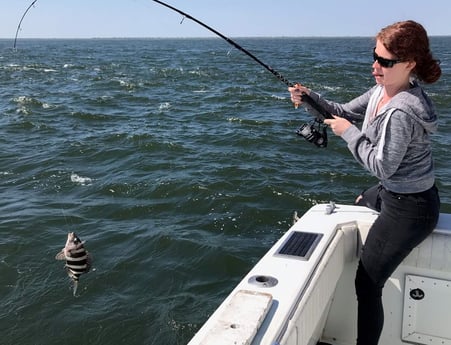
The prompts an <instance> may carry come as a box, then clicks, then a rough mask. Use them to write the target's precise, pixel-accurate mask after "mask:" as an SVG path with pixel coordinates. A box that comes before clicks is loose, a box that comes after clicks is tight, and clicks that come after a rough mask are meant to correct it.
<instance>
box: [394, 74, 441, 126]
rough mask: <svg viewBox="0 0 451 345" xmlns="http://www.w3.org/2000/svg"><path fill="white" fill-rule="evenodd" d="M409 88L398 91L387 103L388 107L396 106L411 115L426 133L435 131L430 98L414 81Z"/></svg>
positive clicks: (435, 124) (435, 118)
mask: <svg viewBox="0 0 451 345" xmlns="http://www.w3.org/2000/svg"><path fill="white" fill-rule="evenodd" d="M411 85H412V86H411V88H410V89H409V90H406V91H403V92H400V93H398V94H397V95H396V96H395V97H393V98H392V100H391V101H390V103H389V104H388V107H389V108H397V109H399V110H401V111H403V112H405V113H406V114H409V115H410V116H412V117H413V118H414V119H415V120H416V121H418V122H419V123H420V124H421V125H422V126H423V127H424V129H425V130H426V132H427V133H434V132H435V131H437V123H438V119H437V114H436V112H435V108H434V105H433V104H432V101H431V99H430V98H429V96H428V95H426V93H425V92H424V90H423V89H422V88H421V87H420V86H419V85H418V84H417V83H416V82H414V83H412V84H411Z"/></svg>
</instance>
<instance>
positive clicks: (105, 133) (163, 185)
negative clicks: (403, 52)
mask: <svg viewBox="0 0 451 345" xmlns="http://www.w3.org/2000/svg"><path fill="white" fill-rule="evenodd" d="M236 41H237V42H238V43H239V44H241V45H242V46H243V47H245V48H246V49H248V50H250V51H251V52H252V53H254V54H255V55H256V56H257V57H259V58H260V59H261V60H263V61H264V62H266V63H267V64H269V65H271V66H272V67H273V68H274V69H275V70H277V71H278V72H280V73H282V74H283V75H284V76H285V77H287V78H288V79H289V80H290V81H293V82H295V81H298V82H302V83H305V84H306V85H308V86H310V87H311V88H313V89H314V90H316V91H319V92H321V93H322V94H324V95H325V96H327V97H329V98H330V99H334V100H337V101H346V100H349V99H351V98H352V97H355V96H357V95H359V94H360V93H362V92H364V91H365V90H366V89H368V88H369V87H371V86H372V85H373V83H374V81H373V78H372V77H371V73H370V72H371V64H372V58H371V49H372V47H373V45H374V42H373V40H372V39H371V38H321V39H320V38H278V39H271V38H259V39H250V38H249V39H245V38H242V39H236ZM431 43H432V48H433V51H434V53H435V55H436V57H437V58H439V59H440V60H441V61H442V69H443V76H442V78H441V80H440V81H439V82H438V83H436V84H433V85H428V86H426V90H427V92H428V93H429V94H430V96H431V97H432V99H433V100H434V102H435V105H436V107H437V111H438V113H439V116H440V131H439V132H438V133H437V134H435V135H434V136H433V137H432V140H433V147H434V154H435V163H436V175H437V185H438V187H439V189H440V191H441V199H442V212H448V213H449V212H451V183H450V182H449V176H450V171H451V170H450V165H449V147H450V145H451V136H450V133H451V121H450V118H451V95H450V92H449V90H450V88H451V54H450V50H449V47H450V45H451V37H433V38H432V39H431ZM12 44H13V42H12V41H11V40H0V83H1V87H0V147H1V152H0V195H1V199H0V231H1V237H0V329H1V331H0V332H1V340H0V342H1V344H5V345H9V344H14V345H16V344H21V345H38V344H39V345H41V344H45V345H52V344H80V343H85V344H109V345H115V344H158V345H173V344H186V343H187V342H188V341H189V339H190V338H191V337H192V336H193V335H194V333H195V332H196V331H197V330H198V329H199V328H200V327H201V325H202V324H203V323H204V322H205V321H206V319H207V318H208V317H209V315H211V313H212V312H213V311H214V310H215V308H216V307H217V306H218V305H219V304H220V303H221V301H222V300H223V298H225V296H227V294H228V293H229V292H230V291H231V290H232V288H233V287H234V286H235V284H236V283H237V282H238V281H240V279H241V278H242V277H243V276H244V275H245V274H246V273H247V272H248V271H249V269H250V268H251V267H252V266H253V265H254V264H255V263H256V262H257V261H258V260H259V258H260V257H261V256H262V255H263V254H264V253H265V252H266V251H267V250H268V249H269V248H270V247H271V246H272V244H273V243H274V242H275V241H276V240H277V239H278V238H279V237H280V236H281V235H282V234H283V233H284V232H285V231H286V230H287V229H288V228H289V226H290V225H291V222H292V215H293V212H294V211H298V212H299V213H301V214H302V212H304V211H306V210H307V209H308V208H310V207H311V206H312V205H314V204H315V203H321V202H328V201H330V200H332V201H335V202H337V203H352V201H353V200H354V197H355V196H356V195H357V193H359V192H360V191H361V190H362V189H363V188H365V187H367V186H370V185H372V184H373V183H374V182H375V180H374V178H372V177H371V176H370V175H369V174H368V173H367V172H365V171H364V170H363V169H362V168H361V167H360V166H359V165H358V164H357V163H356V162H355V161H354V159H353V158H352V156H351V154H350V153H349V152H348V151H347V148H346V145H345V144H344V142H343V141H342V140H341V139H340V138H337V137H335V136H334V135H333V134H332V133H331V132H330V131H329V145H328V148H326V149H319V148H317V147H315V146H313V145H312V144H310V143H308V142H306V141H305V140H304V139H302V138H300V137H299V136H297V135H296V134H295V130H296V129H297V128H298V127H299V126H300V125H301V124H302V123H304V122H306V121H308V120H309V119H310V116H309V115H308V114H307V113H306V112H305V110H303V109H298V110H296V109H294V108H293V106H292V105H291V102H290V100H289V96H288V92H287V91H286V86H285V85H284V84H283V83H281V82H280V81H279V80H278V79H276V78H275V77H274V76H273V75H272V74H270V73H269V72H268V71H266V70H265V69H263V68H262V67H261V66H259V65H257V64H256V63H255V62H254V61H252V60H251V59H250V58H249V57H247V56H246V55H244V54H243V53H242V52H240V51H238V50H236V49H234V48H231V46H230V45H228V44H227V43H226V42H225V41H223V40H221V39H216V38H211V39H114V40H107V39H92V40H26V39H20V40H19V41H18V47H17V50H16V51H14V50H13V49H12ZM69 231H75V232H76V233H77V234H78V235H79V236H80V237H81V239H82V240H85V241H86V248H87V249H88V250H89V251H90V252H91V254H92V255H93V258H94V263H93V268H92V270H91V272H89V273H88V274H86V275H83V276H82V277H81V279H80V284H79V289H78V294H77V296H75V297H74V296H73V295H72V291H71V284H70V281H69V279H68V277H67V275H66V273H65V270H64V262H61V261H56V260H55V255H56V253H57V252H59V251H60V250H61V248H62V247H63V246H64V244H65V241H66V236H67V232H69ZM294 274H295V273H294Z"/></svg>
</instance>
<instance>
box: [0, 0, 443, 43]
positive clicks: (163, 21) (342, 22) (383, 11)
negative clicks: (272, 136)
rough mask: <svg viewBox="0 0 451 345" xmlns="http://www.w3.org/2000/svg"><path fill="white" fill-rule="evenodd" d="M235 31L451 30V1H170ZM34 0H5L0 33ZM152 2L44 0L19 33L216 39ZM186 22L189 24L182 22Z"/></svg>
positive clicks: (8, 34)
mask: <svg viewBox="0 0 451 345" xmlns="http://www.w3.org/2000/svg"><path fill="white" fill-rule="evenodd" d="M165 2H167V3H168V4H170V5H172V6H174V7H177V8H179V9H180V10H182V11H184V12H186V13H188V14H190V15H191V16H193V17H195V18H197V19H198V20H200V21H202V22H204V23H205V24H207V25H209V26H211V27H213V28H214V29H216V30H217V31H219V32H221V33H222V34H224V35H225V36H229V37H279V36H285V37H305V36H309V37H310V36H316V37H318V36H371V37H372V36H374V35H375V34H377V32H378V31H379V30H380V29H381V28H382V27H384V26H386V25H389V24H392V23H393V22H396V21H399V20H406V19H413V20H416V21H418V22H420V23H421V24H423V26H424V27H425V28H426V30H427V31H428V34H429V35H430V36H436V35H451V24H450V23H451V21H450V18H449V16H450V14H451V1H449V0H376V1H368V0H342V1H338V0H313V1H312V0H308V1H306V0H291V1H286V0H165ZM31 3H32V0H0V38H11V39H13V38H14V36H15V34H16V30H17V27H18V24H19V21H20V19H21V17H22V15H23V14H24V12H25V10H26V9H27V7H28V6H29V5H30V4H31ZM182 18H183V17H182V16H181V15H180V14H178V13H176V12H174V11H171V10H170V9H168V8H166V7H163V6H162V5H160V4H158V3H156V2H154V1H152V0H108V1H107V0H38V1H37V2H36V4H35V5H34V7H32V8H31V9H30V10H29V12H28V13H27V15H26V16H25V18H24V20H23V22H22V25H21V30H20V31H19V38H100V37H213V36H214V34H212V33H211V32H209V31H208V30H206V29H205V28H203V27H201V26H200V25H198V24H196V23H194V22H193V21H191V20H189V19H185V20H183V22H182ZM181 22H182V23H181Z"/></svg>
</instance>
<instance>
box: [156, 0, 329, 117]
mask: <svg viewBox="0 0 451 345" xmlns="http://www.w3.org/2000/svg"><path fill="white" fill-rule="evenodd" d="M152 1H154V2H156V3H158V4H160V5H162V6H165V7H167V8H169V9H171V10H173V11H175V12H177V13H180V14H181V15H182V16H183V19H182V22H183V20H184V19H185V18H188V19H191V20H192V21H194V22H195V23H197V24H199V25H201V26H203V27H204V28H206V29H207V30H209V31H211V32H213V33H214V34H216V35H217V36H219V37H221V38H222V39H224V40H225V41H227V42H228V43H229V44H231V45H232V46H234V47H235V48H236V49H238V50H240V51H241V52H243V53H244V54H246V55H247V56H249V57H250V58H252V59H253V60H254V61H255V62H257V63H258V64H259V65H261V66H263V67H264V68H265V69H266V70H268V71H269V72H271V73H272V74H273V75H274V76H275V77H276V78H277V79H279V80H280V81H281V82H283V83H284V84H285V85H287V86H289V87H290V86H295V85H296V83H291V82H290V81H289V80H288V79H287V78H285V77H284V76H283V75H282V74H281V73H279V72H277V71H276V70H275V69H274V68H272V67H271V66H269V65H267V64H266V63H264V62H263V61H261V60H260V59H259V58H258V57H256V56H255V55H254V54H252V53H251V52H250V51H248V50H247V49H245V48H243V47H242V46H240V45H239V44H238V43H236V42H235V41H233V40H232V39H230V38H229V37H227V36H225V35H223V34H222V33H220V32H219V31H217V30H215V29H213V28H212V27H210V26H208V25H207V24H205V23H203V22H201V21H200V20H198V19H196V18H194V17H193V16H191V15H189V14H188V13H186V12H183V11H181V10H179V9H178V8H175V7H173V6H171V5H169V4H166V3H165V2H163V1H160V0H152ZM301 99H302V101H303V102H304V103H306V104H307V108H309V111H311V112H313V113H314V114H315V115H316V116H317V118H318V120H319V121H321V122H322V120H323V119H333V116H332V114H331V113H329V112H328V111H327V110H326V109H324V108H323V107H322V106H320V105H319V104H318V103H316V102H315V101H314V100H313V98H311V97H310V96H309V95H307V94H303V95H302V96H301Z"/></svg>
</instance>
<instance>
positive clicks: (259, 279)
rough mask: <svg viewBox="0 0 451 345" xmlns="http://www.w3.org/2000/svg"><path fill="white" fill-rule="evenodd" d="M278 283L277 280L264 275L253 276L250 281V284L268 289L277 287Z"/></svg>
mask: <svg viewBox="0 0 451 345" xmlns="http://www.w3.org/2000/svg"><path fill="white" fill-rule="evenodd" d="M278 282H279V281H278V280H277V279H276V278H274V277H271V276H264V275H258V276H252V277H250V278H249V280H248V283H249V284H252V285H258V286H260V287H267V288H269V287H273V286H276V285H277V283H278Z"/></svg>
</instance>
